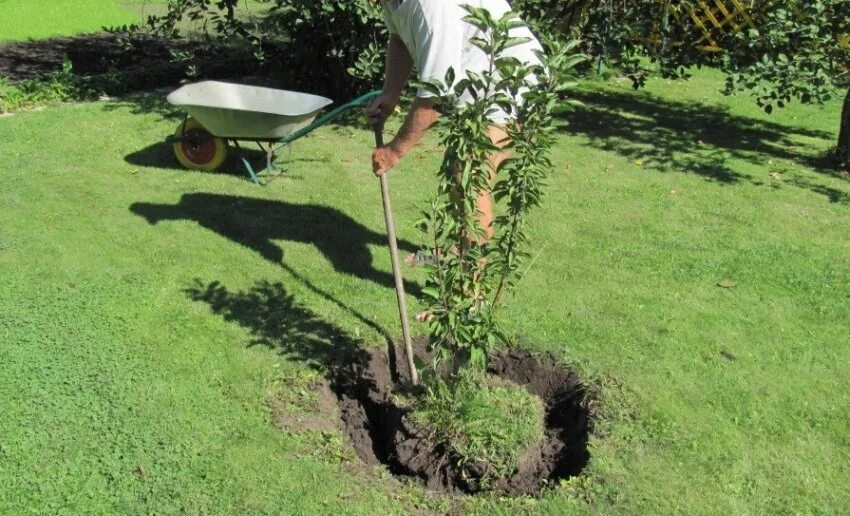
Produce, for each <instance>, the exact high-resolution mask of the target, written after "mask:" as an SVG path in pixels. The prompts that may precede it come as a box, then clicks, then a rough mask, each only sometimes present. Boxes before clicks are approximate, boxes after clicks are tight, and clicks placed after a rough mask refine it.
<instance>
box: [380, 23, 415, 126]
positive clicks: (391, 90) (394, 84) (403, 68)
mask: <svg viewBox="0 0 850 516" xmlns="http://www.w3.org/2000/svg"><path fill="white" fill-rule="evenodd" d="M412 71H413V58H412V57H411V56H410V52H409V51H408V50H407V47H406V46H404V42H403V41H402V40H401V38H399V37H398V36H396V35H392V36H390V43H389V46H388V47H387V60H386V74H387V75H386V78H385V79H384V95H386V96H387V97H389V99H390V100H395V102H396V103H398V99H399V98H401V92H402V91H404V87H405V86H406V85H407V80H408V79H409V78H410V73H411V72H412ZM387 116H389V113H387Z"/></svg>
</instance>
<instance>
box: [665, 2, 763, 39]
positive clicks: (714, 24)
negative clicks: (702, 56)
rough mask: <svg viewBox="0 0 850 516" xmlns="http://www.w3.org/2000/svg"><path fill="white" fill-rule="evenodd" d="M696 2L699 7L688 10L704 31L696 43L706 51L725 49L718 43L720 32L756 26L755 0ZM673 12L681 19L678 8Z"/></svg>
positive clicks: (738, 30) (736, 30)
mask: <svg viewBox="0 0 850 516" xmlns="http://www.w3.org/2000/svg"><path fill="white" fill-rule="evenodd" d="M696 4H697V5H698V6H699V8H698V9H697V8H693V7H688V8H687V9H686V10H687V15H688V16H689V17H690V19H691V20H692V21H693V23H694V26H696V28H698V29H699V30H700V32H701V33H702V38H700V39H699V40H698V41H696V42H695V43H694V44H695V46H696V47H697V48H698V49H700V50H702V51H704V52H721V51H722V50H723V49H722V48H721V47H720V45H719V44H718V43H717V36H718V35H719V34H724V33H728V32H732V33H738V32H741V31H743V30H747V29H750V28H755V27H756V23H755V21H754V20H753V16H752V12H753V8H754V7H755V1H750V2H742V1H741V0H714V1H706V0H697V2H696ZM673 12H674V13H675V16H676V17H677V18H678V19H680V16H681V14H680V13H679V12H678V10H674V11H673ZM680 20H681V19H680Z"/></svg>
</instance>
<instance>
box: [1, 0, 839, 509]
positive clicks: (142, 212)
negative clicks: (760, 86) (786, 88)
mask: <svg viewBox="0 0 850 516" xmlns="http://www.w3.org/2000/svg"><path fill="white" fill-rule="evenodd" d="M6 4H7V5H8V4H9V2H6ZM0 5H2V4H0ZM7 8H8V7H7ZM4 26H5V25H4ZM721 82H722V78H721V77H720V76H719V75H716V74H713V73H711V72H701V73H700V74H698V76H697V77H696V78H695V79H694V80H692V81H690V82H688V83H673V84H670V83H666V82H665V81H661V80H657V81H652V82H651V83H650V87H649V88H648V89H647V90H646V91H643V92H638V93H634V92H632V91H631V89H630V87H629V85H628V84H627V83H617V82H611V83H592V84H588V85H586V86H585V87H584V89H583V90H582V93H581V95H580V97H581V98H582V99H583V100H584V102H585V103H586V107H585V108H582V109H580V110H579V111H576V112H575V113H573V114H570V115H568V116H567V117H566V118H567V119H569V120H571V125H569V126H565V127H564V128H563V132H562V136H561V140H560V142H559V145H558V148H557V151H556V154H555V156H554V158H555V160H554V161H555V163H556V167H557V170H556V173H555V174H554V175H553V176H552V179H551V186H550V190H549V194H548V197H547V198H546V201H545V205H544V207H543V208H542V209H541V210H540V211H539V212H538V213H537V214H536V215H535V216H534V230H533V234H532V238H533V241H534V242H535V243H536V245H537V249H538V252H537V253H536V256H537V259H536V262H535V266H534V268H533V269H532V270H531V272H530V273H529V275H528V276H527V277H526V279H525V280H524V283H523V284H522V285H523V288H522V290H521V291H520V292H519V293H518V294H517V296H516V298H515V299H513V300H512V302H511V305H510V308H509V310H508V311H507V312H506V316H507V318H508V321H507V326H508V328H509V330H510V331H511V333H512V334H514V335H518V336H519V340H520V341H521V342H522V344H523V345H524V346H527V347H530V348H533V349H536V350H557V351H560V352H562V353H564V355H565V356H566V357H567V359H568V360H569V361H570V362H571V363H573V365H574V366H575V367H577V368H579V369H580V370H581V371H582V372H583V373H584V374H585V375H586V377H587V378H590V379H592V381H593V382H594V383H597V384H599V385H601V390H602V399H603V404H604V408H605V411H606V413H607V418H606V419H605V420H604V421H602V422H599V423H598V424H597V434H596V436H594V438H593V440H592V449H591V452H592V459H591V462H590V465H589V467H588V469H587V471H586V475H585V476H584V477H582V478H581V479H579V480H577V481H574V482H571V483H569V485H564V486H559V487H556V488H555V489H553V490H551V491H549V492H548V493H547V494H546V495H545V497H544V498H543V499H542V500H539V501H538V500H514V501H510V500H500V499H497V498H493V499H478V500H470V499H460V500H449V499H446V498H441V497H434V496H431V495H427V494H425V493H423V492H422V490H421V489H420V488H418V487H416V486H405V485H402V484H399V483H396V482H395V481H394V480H392V479H391V478H388V476H387V475H386V474H381V473H380V472H375V473H371V474H365V473H364V472H363V471H362V470H361V469H360V468H358V467H357V461H356V460H354V459H352V458H351V451H350V450H349V449H348V448H347V445H346V442H345V439H344V438H343V437H342V436H341V434H339V433H321V432H315V431H305V432H297V431H281V430H278V429H277V428H276V427H275V425H274V424H273V423H272V421H273V420H274V419H275V418H274V415H273V414H272V413H271V412H272V409H271V408H270V407H273V406H276V405H279V404H280V403H279V402H278V401H276V400H279V399H280V398H283V399H284V400H290V401H291V400H292V399H293V397H295V398H297V396H296V394H298V393H303V386H304V385H306V384H307V383H308V382H309V380H310V379H311V378H313V377H314V376H315V374H317V373H316V372H315V371H314V368H313V367H314V366H317V367H319V368H320V367H321V364H320V363H318V364H317V363H316V362H317V360H318V359H317V357H320V356H322V354H323V353H324V354H327V353H328V352H329V350H333V349H334V346H339V345H340V343H343V344H345V345H364V346H380V345H381V343H382V342H383V341H382V338H383V337H382V334H383V333H389V334H391V335H394V336H395V335H398V334H399V333H400V331H399V327H398V321H397V314H396V312H395V302H394V294H393V291H392V288H391V284H390V264H389V259H388V256H387V249H386V246H385V242H384V236H383V235H384V229H383V218H382V212H381V207H380V194H379V188H378V185H377V183H376V181H375V179H374V177H373V176H372V175H371V173H370V170H369V147H370V142H371V136H370V134H369V133H368V132H367V131H361V130H354V129H348V128H327V129H323V130H321V131H319V132H318V133H317V134H316V135H315V136H311V137H310V138H308V139H306V140H304V141H301V142H298V143H297V144H296V145H295V146H294V149H293V159H294V162H293V163H292V168H291V171H290V172H289V173H288V176H287V177H286V178H284V179H280V180H277V181H275V182H273V183H272V184H271V185H270V186H269V187H266V188H256V187H254V186H252V185H251V184H250V183H249V182H247V181H245V179H244V177H243V176H241V175H239V174H221V173H220V174H205V173H191V172H187V171H183V170H180V169H178V168H176V167H175V166H173V164H172V161H171V159H170V157H169V151H168V149H165V148H162V147H158V146H155V143H156V142H158V141H160V140H162V138H164V137H165V135H167V134H169V133H170V132H172V131H173V129H174V127H175V126H176V124H177V122H176V121H175V120H174V119H172V118H169V116H168V113H167V111H162V110H159V109H152V108H156V107H157V106H156V105H155V104H154V103H152V102H150V101H151V100H152V99H153V97H138V98H136V99H135V101H115V102H109V103H93V104H81V105H64V106H59V107H52V108H48V109H45V110H43V111H40V112H26V113H20V114H17V115H14V116H10V117H4V118H0V156H2V157H3V160H2V164H0V181H2V184H3V188H1V189H0V364H2V374H0V513H2V514H20V513H28V512H38V513H56V512H62V513H82V512H96V513H115V512H121V513H124V512H128V513H164V512H178V511H179V512H188V513H201V512H203V513H237V512H239V513H245V512H267V513H290V514H291V513H294V512H300V513H316V512H335V513H364V514H365V513H376V512H381V513H383V512H398V513H402V512H407V511H409V510H411V509H412V508H413V507H414V506H416V507H420V508H425V510H426V511H428V510H433V511H442V512H445V511H446V510H448V509H450V508H452V507H455V508H460V509H461V510H479V511H481V512H485V513H494V512H503V513H515V512H517V510H519V509H525V510H530V511H535V512H541V513H551V514H560V513H565V512H579V513H581V512H586V511H590V512H602V513H627V514H634V513H670V512H682V513H714V514H717V513H721V514H723V513H760V514H765V513H769V514H773V513H795V514H796V513H821V514H835V513H840V512H843V511H845V510H846V509H847V507H850V491H848V489H847V480H848V479H850V432H848V427H847V414H848V413H850V389H848V387H850V386H849V385H848V378H850V346H848V345H847V344H848V330H847V328H848V325H850V310H848V309H850V238H848V236H849V235H850V182H848V180H847V179H846V178H844V177H842V176H840V175H839V174H837V173H832V174H831V173H829V172H828V171H827V170H826V169H825V168H824V167H823V159H822V157H823V156H824V154H825V152H826V150H827V149H828V148H829V147H830V146H831V145H832V141H833V139H834V137H835V132H836V130H837V118H838V110H839V106H838V104H837V103H832V104H830V105H828V106H826V107H824V108H816V107H811V108H801V107H794V108H792V109H788V110H785V111H781V112H778V113H775V114H774V115H773V116H767V115H765V114H763V113H761V112H760V111H759V110H758V108H757V107H755V106H754V105H753V104H752V103H751V102H750V101H749V99H746V98H740V99H734V98H733V99H728V98H724V97H722V96H721V95H719V94H717V93H716V91H717V90H718V88H719V87H720V86H721ZM125 157H126V158H125ZM439 159H440V153H439V151H438V150H437V149H436V148H435V147H434V145H433V140H431V142H429V143H428V144H427V145H425V146H423V147H420V148H418V149H417V150H416V151H415V152H414V154H413V155H412V156H411V157H410V158H409V159H408V160H407V161H406V163H405V164H404V165H403V166H402V167H401V168H400V169H399V170H398V171H396V172H394V173H393V175H392V177H391V182H392V186H393V194H394V202H395V208H396V215H397V218H398V226H399V233H400V237H401V238H402V239H403V240H404V241H406V242H408V243H409V244H406V247H410V245H413V244H416V243H417V242H419V235H418V234H417V232H416V231H415V230H414V229H413V228H412V225H413V222H414V220H415V219H416V217H417V214H418V211H419V209H420V208H421V207H422V204H423V202H424V201H426V200H427V199H428V198H429V196H430V195H431V193H432V190H433V181H432V179H431V178H432V172H433V171H434V170H435V168H436V167H437V165H438V163H439ZM406 273H407V274H408V279H409V280H410V281H411V282H415V281H421V280H422V277H421V275H420V274H421V273H420V272H419V271H410V270H407V271H406ZM724 279H729V280H734V281H735V282H737V286H736V287H734V288H731V289H724V288H720V287H718V286H717V283H718V282H719V281H721V280H724ZM411 305H412V306H411V310H414V309H415V308H416V307H417V306H416V303H415V301H414V300H413V298H411ZM415 330H416V332H417V333H422V332H424V327H422V326H421V325H417V326H416V328H415ZM294 393H295V394H294ZM307 394H309V393H307ZM287 403H289V401H287ZM293 403H294V404H295V405H298V403H297V400H296V401H294V402H292V403H290V404H293ZM306 410H309V408H308V409H306ZM317 416H319V417H321V416H322V415H321V414H318V415H317Z"/></svg>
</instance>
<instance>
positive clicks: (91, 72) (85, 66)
mask: <svg viewBox="0 0 850 516" xmlns="http://www.w3.org/2000/svg"><path fill="white" fill-rule="evenodd" d="M172 51H178V52H188V53H192V54H194V55H195V56H196V59H197V61H196V64H197V65H198V67H199V71H200V73H201V74H202V76H203V77H205V78H228V77H238V76H241V75H246V74H249V73H251V72H253V71H255V70H256V68H257V65H256V62H254V61H253V60H252V59H250V58H246V53H245V51H244V50H241V49H238V48H231V47H226V46H224V45H215V44H210V43H202V42H192V41H187V40H169V39H164V38H158V37H154V36H151V35H147V34H142V33H132V34H128V33H98V34H88V35H84V36H77V37H69V38H52V39H45V40H36V41H22V42H16V43H7V44H3V45H0V76H2V77H6V78H8V79H10V80H12V81H21V80H27V79H36V78H39V77H44V76H46V75H49V74H51V73H54V72H58V71H60V70H61V69H62V62H63V60H64V59H65V57H67V58H68V59H69V60H70V61H71V65H72V71H73V74H74V75H75V76H77V77H84V78H89V79H98V78H103V79H104V80H103V81H102V82H103V83H104V84H106V85H108V86H112V88H115V89H118V90H120V91H118V92H119V93H122V92H127V91H138V90H146V89H153V88H158V87H162V86H171V85H173V84H175V83H177V82H179V81H180V80H181V79H183V78H184V77H185V74H186V69H187V67H186V65H185V64H183V63H175V62H172V57H171V53H172ZM107 79H108V80H107Z"/></svg>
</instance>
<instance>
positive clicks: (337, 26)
mask: <svg viewBox="0 0 850 516" xmlns="http://www.w3.org/2000/svg"><path fill="white" fill-rule="evenodd" d="M256 3H258V4H259V5H260V6H261V7H262V14H261V15H259V16H254V17H245V16H240V15H239V11H237V10H235V9H234V8H233V7H234V6H236V4H237V2H236V1H232V2H230V1H214V2H211V1H209V0H179V1H175V2H171V3H169V4H168V10H167V12H166V13H165V14H162V15H157V16H150V17H149V19H148V21H147V27H148V29H149V30H151V31H153V32H154V33H156V34H159V35H163V36H168V37H181V36H185V35H186V33H185V30H184V29H183V28H182V27H183V25H182V23H183V22H186V21H190V22H195V23H194V24H193V26H196V27H198V28H199V30H200V31H201V33H202V34H203V35H204V36H205V37H208V38H216V39H219V40H223V41H227V42H231V43H234V44H245V43H247V44H249V45H250V47H251V48H252V50H253V55H254V57H255V58H256V59H257V60H258V61H259V62H261V63H263V64H265V65H266V66H267V69H268V70H269V71H270V72H271V73H275V74H277V75H279V76H281V77H283V78H284V79H285V80H286V81H287V82H288V83H290V84H292V85H293V86H298V85H301V86H304V87H309V89H310V90H311V91H316V92H317V93H323V94H326V95H331V96H345V95H350V94H352V93H353V92H355V91H358V90H362V89H363V88H364V87H365V85H366V84H372V83H375V82H376V81H377V78H378V75H379V73H380V72H381V70H382V69H383V55H384V48H383V47H384V45H385V42H386V37H387V36H386V29H385V27H384V23H383V17H382V15H381V11H380V8H379V6H378V5H377V4H375V3H374V2H373V1H371V0H355V1H344V2H342V1H338V0H320V1H317V0H257V2H256Z"/></svg>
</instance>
